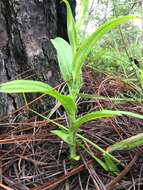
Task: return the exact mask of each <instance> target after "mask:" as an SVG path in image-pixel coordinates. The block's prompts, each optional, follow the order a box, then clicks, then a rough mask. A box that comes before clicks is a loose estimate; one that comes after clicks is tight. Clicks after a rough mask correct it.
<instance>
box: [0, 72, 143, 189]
mask: <svg viewBox="0 0 143 190" xmlns="http://www.w3.org/2000/svg"><path fill="white" fill-rule="evenodd" d="M84 78H85V85H84V87H83V91H84V92H86V93H90V94H94V95H96V96H105V97H106V99H103V100H100V99H92V100H89V99H87V100H85V99H82V98H80V100H79V103H78V105H79V110H78V112H79V113H78V114H83V113H85V112H89V111H93V110H94V111H95V110H100V109H102V108H106V109H112V110H127V111H132V112H136V113H140V114H143V104H142V102H135V101H133V102H128V101H123V102H121V101H118V102H117V101H112V100H111V99H109V97H113V98H114V97H117V96H120V94H124V96H126V95H128V94H130V93H132V94H133V93H134V92H135V89H134V87H133V86H130V85H128V84H126V83H125V82H124V81H122V79H121V78H120V77H115V76H108V75H107V76H104V77H102V76H98V75H97V74H93V73H92V72H91V71H89V69H86V70H85V71H84ZM43 97H44V95H41V96H39V98H37V99H35V100H33V101H32V102H29V103H28V105H26V106H23V107H22V108H19V109H18V110H16V111H15V112H13V113H11V117H13V120H12V122H11V123H9V122H7V118H8V117H9V116H4V117H3V118H0V121H1V123H2V124H1V135H0V146H1V151H0V177H1V181H2V183H0V190H95V189H97V190H106V189H107V190H112V189H113V190H132V189H137V190H142V188H143V158H142V151H143V147H142V146H141V147H138V148H134V149H132V150H124V151H116V152H115V153H114V156H115V157H116V158H118V159H119V160H120V161H121V162H122V163H124V166H119V174H118V175H117V176H116V175H112V173H109V172H106V171H104V170H103V169H102V167H101V166H100V165H99V164H98V163H97V162H96V161H95V160H94V159H93V158H92V157H91V156H90V155H88V154H87V153H86V152H85V150H84V149H82V148H81V147H77V151H78V154H79V155H80V160H79V161H77V162H73V161H70V159H69V150H68V146H67V145H66V144H65V143H63V141H61V140H60V139H59V138H57V137H56V136H55V135H53V134H52V133H50V131H51V130H53V129H55V128H56V126H54V125H53V124H51V123H49V122H48V121H47V120H46V119H43V118H41V117H40V116H39V115H37V114H36V113H35V114H33V116H32V117H31V118H29V119H26V118H25V119H24V118H22V119H21V120H20V121H19V120H17V119H16V118H15V114H17V117H18V116H20V114H21V113H24V112H26V111H27V109H28V106H30V105H31V104H34V102H35V101H39V103H40V100H41V99H42V98H43ZM40 114H42V115H43V116H46V114H47V113H40ZM54 118H55V119H54ZM53 119H54V120H56V121H57V122H59V123H62V124H66V119H65V116H64V114H63V113H62V110H59V111H58V110H56V112H55V113H54V115H53ZM142 126H143V121H142V120H139V119H135V118H130V117H127V116H122V117H121V116H120V117H116V118H108V119H102V120H101V119H100V120H96V121H93V122H90V123H88V124H85V125H83V126H82V127H81V129H80V133H81V134H82V135H83V136H85V137H88V139H90V140H91V141H92V142H94V143H96V144H97V145H98V146H100V147H102V148H104V149H105V150H106V148H107V147H108V146H109V145H111V144H114V143H115V142H118V141H119V140H122V139H126V138H128V137H131V136H133V135H136V134H138V133H141V132H143V129H142ZM86 148H87V149H88V150H90V151H91V152H92V153H93V154H94V155H96V156H97V157H98V158H100V159H102V154H101V153H100V152H98V151H97V150H95V148H93V147H91V146H90V145H89V144H86Z"/></svg>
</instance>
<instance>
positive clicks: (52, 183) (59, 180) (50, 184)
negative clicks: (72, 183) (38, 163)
mask: <svg viewBox="0 0 143 190" xmlns="http://www.w3.org/2000/svg"><path fill="white" fill-rule="evenodd" d="M94 163H95V161H94V160H89V161H88V162H87V164H88V165H93V164H94ZM84 169H85V165H84V164H81V165H80V166H78V167H76V168H74V169H72V170H71V171H70V172H67V175H63V176H60V177H59V178H57V179H56V180H52V181H49V182H46V183H44V184H43V185H41V186H39V187H34V188H31V189H30V190H41V189H42V190H49V189H51V188H53V187H55V186H57V185H59V184H60V183H62V182H63V181H65V180H67V179H68V178H69V177H71V176H73V175H75V174H76V173H79V172H82V171H83V170H84Z"/></svg>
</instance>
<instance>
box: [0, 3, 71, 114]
mask: <svg viewBox="0 0 143 190" xmlns="http://www.w3.org/2000/svg"><path fill="white" fill-rule="evenodd" d="M59 2H60V0H28V1H27V0H0V5H1V7H0V83H3V82H5V81H8V80H14V79H32V80H33V79H34V80H40V81H44V82H47V83H49V84H50V85H52V86H55V85H57V84H58V83H59V79H60V77H59V70H58V64H57V59H56V52H55V50H54V48H53V46H52V45H51V43H50V40H49V39H51V38H55V37H56V36H57V35H58V36H62V37H64V38H65V39H66V40H67V33H66V15H65V8H63V5H61V4H59ZM70 2H71V3H72V6H73V10H74V9H75V0H72V1H70ZM26 96H27V95H26ZM36 96H37V95H33V94H31V95H28V96H27V99H28V101H30V100H33V99H34V98H35V97H36ZM50 100H51V99H50ZM47 101H49V98H48V99H47V98H45V99H43V100H42V101H41V102H40V103H37V104H34V105H35V106H36V109H42V110H47V108H48V107H49V104H50V105H51V103H50V102H49V103H48V102H47ZM24 104H25V103H24V98H23V96H22V95H17V94H0V115H1V116H2V115H5V114H8V113H10V112H12V111H14V110H16V109H17V108H18V107H20V106H22V105H24Z"/></svg>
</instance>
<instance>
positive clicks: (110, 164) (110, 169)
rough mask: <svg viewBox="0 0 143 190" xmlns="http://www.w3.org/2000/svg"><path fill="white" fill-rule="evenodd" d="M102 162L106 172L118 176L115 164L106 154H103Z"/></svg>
mask: <svg viewBox="0 0 143 190" xmlns="http://www.w3.org/2000/svg"><path fill="white" fill-rule="evenodd" d="M104 160H105V163H106V167H107V168H108V169H107V171H108V172H111V173H112V174H113V175H118V174H119V169H118V167H117V163H114V161H113V160H112V159H111V158H110V157H109V155H108V154H104Z"/></svg>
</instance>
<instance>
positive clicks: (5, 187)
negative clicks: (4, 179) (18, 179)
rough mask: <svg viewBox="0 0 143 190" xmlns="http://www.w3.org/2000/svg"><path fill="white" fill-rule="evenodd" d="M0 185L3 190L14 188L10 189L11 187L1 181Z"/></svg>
mask: <svg viewBox="0 0 143 190" xmlns="http://www.w3.org/2000/svg"><path fill="white" fill-rule="evenodd" d="M0 187H2V188H3V190H14V189H12V188H10V187H8V186H5V185H3V184H2V183H0Z"/></svg>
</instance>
